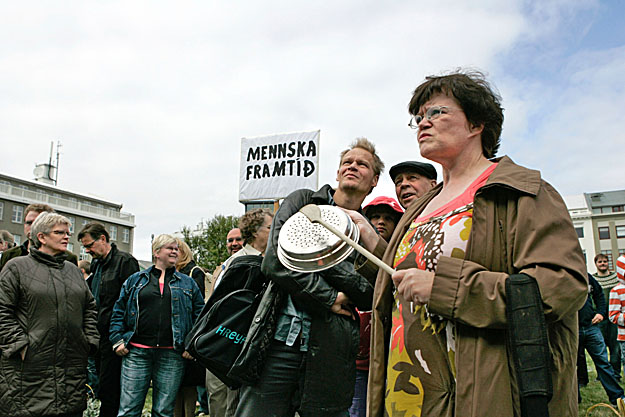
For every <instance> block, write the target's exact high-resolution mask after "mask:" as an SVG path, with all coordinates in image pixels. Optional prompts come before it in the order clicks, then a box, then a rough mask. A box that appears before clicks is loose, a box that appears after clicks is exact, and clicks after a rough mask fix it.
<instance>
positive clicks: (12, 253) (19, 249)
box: [0, 239, 78, 271]
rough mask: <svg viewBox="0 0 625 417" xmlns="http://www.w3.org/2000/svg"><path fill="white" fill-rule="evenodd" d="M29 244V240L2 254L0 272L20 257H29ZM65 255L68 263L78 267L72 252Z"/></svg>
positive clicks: (76, 259) (76, 258)
mask: <svg viewBox="0 0 625 417" xmlns="http://www.w3.org/2000/svg"><path fill="white" fill-rule="evenodd" d="M28 243H29V240H28V239H27V240H26V241H25V242H24V243H22V244H21V245H19V246H15V247H14V248H11V249H9V250H5V251H4V252H2V258H0V271H2V268H4V266H5V265H6V264H7V262H9V261H10V260H11V259H13V258H17V257H18V256H26V255H28V246H29V245H28ZM65 254H66V255H67V258H66V259H65V260H66V261H69V262H71V263H73V264H74V265H76V266H78V257H77V256H76V255H74V254H73V253H71V252H70V251H66V252H65Z"/></svg>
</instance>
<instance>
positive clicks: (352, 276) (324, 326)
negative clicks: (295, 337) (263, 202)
mask: <svg viewBox="0 0 625 417" xmlns="http://www.w3.org/2000/svg"><path fill="white" fill-rule="evenodd" d="M333 193H334V191H333V190H332V188H331V187H330V186H329V185H324V186H323V187H322V188H321V189H320V190H319V191H317V192H313V191H312V190H298V191H295V192H293V193H291V194H290V195H289V196H288V197H287V198H286V199H285V200H284V202H283V203H282V204H281V206H280V209H279V210H278V211H277V212H276V215H275V217H274V219H273V223H272V226H271V234H270V236H269V242H268V245H267V250H266V252H265V258H264V260H263V263H262V268H261V269H262V272H263V273H264V274H265V276H266V277H267V278H268V279H269V280H270V281H271V282H270V285H269V286H268V289H267V291H266V292H265V295H264V297H263V299H262V301H261V306H260V307H259V309H258V312H257V315H256V317H255V320H254V321H255V322H254V323H253V324H252V327H251V328H250V332H249V333H248V339H247V340H246V344H249V346H244V351H245V352H246V354H247V355H248V356H247V357H248V358H252V359H253V358H254V357H255V355H256V357H259V356H260V357H262V355H263V353H264V352H265V350H266V348H267V346H268V344H269V342H270V341H271V338H272V337H273V336H272V332H273V330H274V327H275V319H276V313H277V312H279V311H280V308H281V307H282V305H283V303H284V300H285V299H286V294H290V295H291V297H292V299H293V302H294V304H295V305H296V307H297V308H298V309H301V310H304V311H306V312H307V313H308V314H310V316H311V328H310V339H309V344H308V352H307V353H306V370H305V373H304V375H303V381H301V382H302V387H303V389H302V392H301V410H305V411H309V412H310V413H312V414H313V415H314V414H315V413H325V412H331V411H339V410H347V409H348V408H349V406H350V404H351V402H352V397H353V394H354V384H355V378H356V366H355V364H356V354H357V352H358V344H359V323H358V320H357V319H352V318H350V317H346V316H342V315H338V314H335V313H333V312H332V311H331V310H330V308H331V307H332V305H333V304H334V301H335V300H336V296H337V294H338V292H339V291H341V292H344V293H345V294H346V295H347V296H348V297H349V299H350V300H351V301H352V302H353V303H354V304H355V305H356V306H357V307H358V308H362V309H363V310H369V309H370V308H371V301H372V296H373V284H372V282H369V281H367V280H366V279H365V278H363V277H362V276H361V275H359V274H358V273H356V272H355V271H354V267H353V264H352V263H351V262H348V261H344V262H342V263H340V264H338V265H336V266H335V267H333V268H331V269H328V270H325V271H321V272H318V273H298V272H293V271H290V270H288V269H286V268H284V267H283V266H282V264H281V263H280V261H279V260H278V257H277V253H276V250H277V246H278V236H279V234H280V230H281V229H282V225H283V224H284V223H285V222H286V220H287V219H289V218H290V217H291V215H293V214H294V213H296V212H297V211H298V210H299V209H300V208H301V207H303V206H305V205H306V204H310V203H314V204H318V205H323V204H331V202H332V197H331V196H332V195H333ZM354 314H355V313H354ZM256 364H258V362H256ZM252 365H253V364H252ZM259 369H260V366H259V367H258V368H256V369H255V367H254V366H251V367H249V368H248V370H249V371H250V372H257V371H258V370H259Z"/></svg>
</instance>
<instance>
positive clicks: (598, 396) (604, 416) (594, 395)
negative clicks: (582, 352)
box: [579, 353, 625, 417]
mask: <svg viewBox="0 0 625 417" xmlns="http://www.w3.org/2000/svg"><path fill="white" fill-rule="evenodd" d="M586 364H587V366H588V379H589V380H590V382H589V383H588V386H586V387H585V388H582V389H581V394H582V402H581V404H580V405H579V415H580V417H584V416H585V415H586V411H587V410H588V408H590V407H591V406H593V405H595V404H598V403H605V404H609V403H610V401H608V396H607V394H606V393H605V391H604V390H603V386H601V383H600V382H599V381H597V371H596V369H595V364H594V363H593V362H592V359H590V356H588V353H586ZM621 386H622V387H624V388H625V385H624V384H623V382H621ZM589 416H590V417H608V416H610V417H615V416H618V414H614V412H613V411H611V410H609V409H608V408H605V407H597V408H595V409H594V410H592V411H591V412H590V414H589Z"/></svg>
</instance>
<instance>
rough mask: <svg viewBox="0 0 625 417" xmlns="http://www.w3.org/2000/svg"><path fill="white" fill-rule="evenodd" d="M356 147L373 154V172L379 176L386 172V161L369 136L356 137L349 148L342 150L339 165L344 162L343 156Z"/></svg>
mask: <svg viewBox="0 0 625 417" xmlns="http://www.w3.org/2000/svg"><path fill="white" fill-rule="evenodd" d="M356 148H360V149H364V150H365V151H367V152H369V153H370V154H371V157H372V158H373V166H372V167H371V168H372V169H373V173H374V174H375V175H378V176H379V175H380V174H381V173H382V172H384V162H382V159H380V156H379V155H378V154H377V152H376V150H375V145H374V144H373V143H372V142H371V141H370V140H369V139H367V138H356V140H354V141H353V142H352V144H351V145H350V146H349V148H347V149H345V150H344V151H343V152H341V159H340V160H339V167H340V166H341V164H342V163H343V157H344V156H345V154H346V153H347V152H349V151H351V150H352V149H356Z"/></svg>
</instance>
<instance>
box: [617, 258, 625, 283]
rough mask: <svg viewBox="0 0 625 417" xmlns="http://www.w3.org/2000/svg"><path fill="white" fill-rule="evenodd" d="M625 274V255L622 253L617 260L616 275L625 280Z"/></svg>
mask: <svg viewBox="0 0 625 417" xmlns="http://www.w3.org/2000/svg"><path fill="white" fill-rule="evenodd" d="M623 275H625V256H623V255H621V256H619V257H618V259H617V260H616V276H618V279H620V280H621V281H623V280H625V278H624V277H623Z"/></svg>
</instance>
